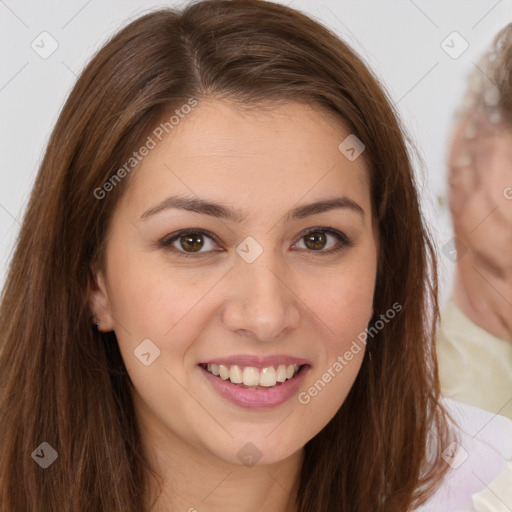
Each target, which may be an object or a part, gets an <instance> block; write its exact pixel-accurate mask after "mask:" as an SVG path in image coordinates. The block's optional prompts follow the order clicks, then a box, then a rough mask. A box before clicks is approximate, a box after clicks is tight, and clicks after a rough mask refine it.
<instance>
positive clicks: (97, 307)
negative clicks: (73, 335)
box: [88, 269, 114, 332]
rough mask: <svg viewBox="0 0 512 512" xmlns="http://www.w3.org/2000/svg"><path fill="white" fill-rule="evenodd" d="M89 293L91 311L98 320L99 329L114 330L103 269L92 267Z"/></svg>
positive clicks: (102, 330)
mask: <svg viewBox="0 0 512 512" xmlns="http://www.w3.org/2000/svg"><path fill="white" fill-rule="evenodd" d="M88 295H89V305H90V308H91V311H92V313H93V315H94V317H95V318H96V321H97V322H98V330H99V331H101V332H110V331H113V330H114V321H113V317H112V306H111V303H110V297H109V293H108V289H107V285H106V280H105V276H104V273H103V272H102V271H100V270H95V269H91V279H89V290H88Z"/></svg>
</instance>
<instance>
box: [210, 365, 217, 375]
mask: <svg viewBox="0 0 512 512" xmlns="http://www.w3.org/2000/svg"><path fill="white" fill-rule="evenodd" d="M208 371H210V372H212V373H213V375H219V365H218V364H209V365H208Z"/></svg>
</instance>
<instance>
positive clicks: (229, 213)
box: [140, 196, 365, 223]
mask: <svg viewBox="0 0 512 512" xmlns="http://www.w3.org/2000/svg"><path fill="white" fill-rule="evenodd" d="M171 208H176V209H180V210H187V211H191V212H195V213H201V214H203V215H210V216H212V217H218V218H222V219H226V220H230V221H233V222H239V223H241V222H243V221H244V220H245V219H246V218H247V215H244V214H243V213H242V212H241V211H239V210H235V209H234V208H232V207H229V206H225V205H222V204H219V203H216V202H214V201H207V200H205V199H200V198H194V197H181V196H170V197H168V198H167V199H165V200H164V201H162V202H161V203H159V204H157V205H156V206H153V207H152V208H150V209H149V210H146V211H145V212H144V213H143V214H142V215H141V217H140V219H141V220H145V219H147V218H149V217H152V216H153V215H156V214H158V213H160V212H162V211H164V210H168V209H171ZM340 208H341V209H347V210H350V211H353V212H356V213H358V214H359V215H361V217H362V218H363V219H364V217H365V213H364V210H363V208H362V207H361V206H360V205H359V204H358V203H356V202H355V201H353V200H352V199H349V198H348V197H345V196H342V197H332V198H328V199H324V200H322V201H317V202H315V203H310V204H306V205H302V206H296V207H295V208H292V209H291V210H290V211H289V212H288V213H287V214H286V215H285V216H284V219H283V220H284V221H285V222H286V221H288V220H290V219H303V218H305V217H309V216H310V215H316V214H319V213H323V212H327V211H330V210H335V209H340Z"/></svg>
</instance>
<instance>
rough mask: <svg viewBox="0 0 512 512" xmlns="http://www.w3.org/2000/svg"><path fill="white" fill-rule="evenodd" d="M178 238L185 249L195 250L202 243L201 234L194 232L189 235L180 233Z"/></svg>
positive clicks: (197, 249)
mask: <svg viewBox="0 0 512 512" xmlns="http://www.w3.org/2000/svg"><path fill="white" fill-rule="evenodd" d="M179 240H180V245H181V247H182V248H183V249H185V250H186V251H192V252H197V251H199V250H200V249H201V248H202V247H203V245H204V241H203V235H200V234H196V233H194V234H190V235H182V236H181V237H180V238H179Z"/></svg>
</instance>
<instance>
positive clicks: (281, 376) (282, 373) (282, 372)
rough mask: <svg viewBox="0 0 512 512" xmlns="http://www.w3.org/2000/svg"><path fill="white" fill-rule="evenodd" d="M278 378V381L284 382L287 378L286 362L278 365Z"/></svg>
mask: <svg viewBox="0 0 512 512" xmlns="http://www.w3.org/2000/svg"><path fill="white" fill-rule="evenodd" d="M276 380H277V382H284V381H285V380H286V366H285V365H284V364H280V365H279V366H278V367H277V372H276Z"/></svg>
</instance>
